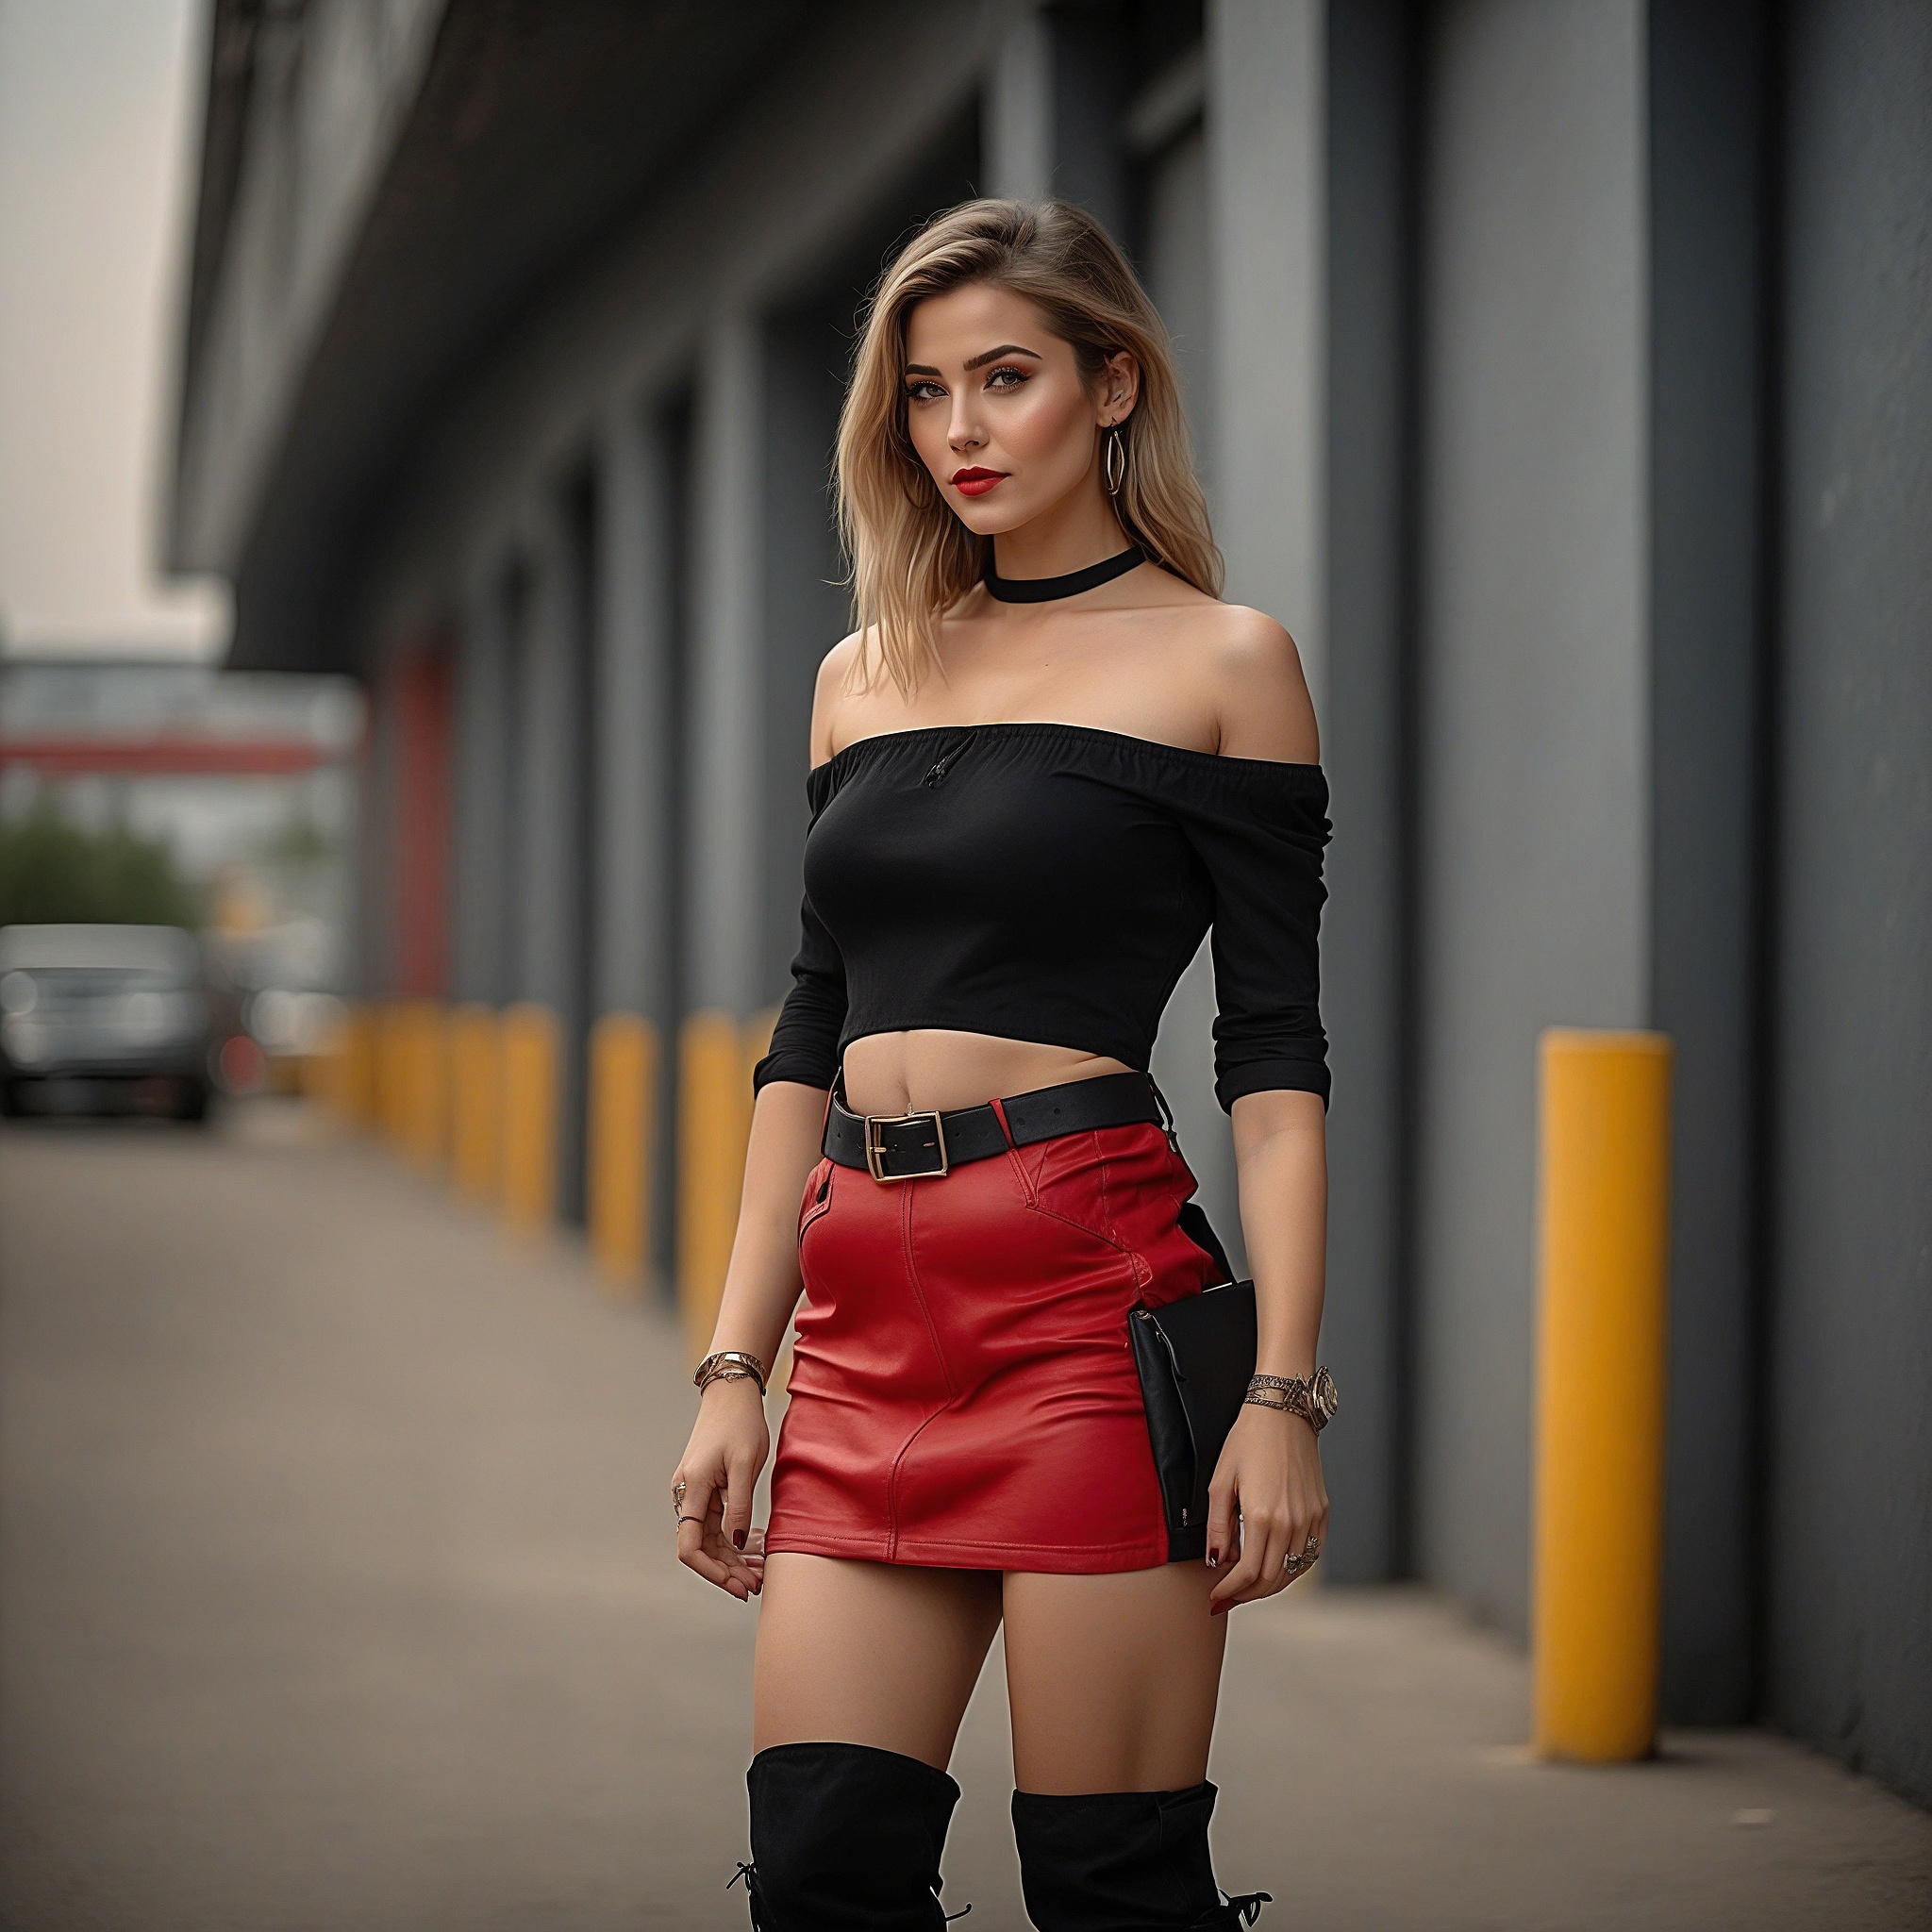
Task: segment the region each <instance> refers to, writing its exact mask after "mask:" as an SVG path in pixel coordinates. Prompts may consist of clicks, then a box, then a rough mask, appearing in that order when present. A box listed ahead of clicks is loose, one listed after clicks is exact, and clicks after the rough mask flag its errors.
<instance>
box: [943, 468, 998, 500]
mask: <svg viewBox="0 0 1932 1932" xmlns="http://www.w3.org/2000/svg"><path fill="white" fill-rule="evenodd" d="M1011 474H1012V473H1011V472H1010V471H1008V470H955V471H954V472H953V478H952V481H953V488H954V489H955V490H957V491H958V492H959V494H960V495H961V496H984V495H985V494H986V492H987V491H989V490H991V488H992V486H993V485H994V484H995V483H1004V482H1005V481H1006V480H1007V478H1008V475H1011Z"/></svg>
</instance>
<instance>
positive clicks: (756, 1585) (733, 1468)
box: [671, 1376, 772, 1603]
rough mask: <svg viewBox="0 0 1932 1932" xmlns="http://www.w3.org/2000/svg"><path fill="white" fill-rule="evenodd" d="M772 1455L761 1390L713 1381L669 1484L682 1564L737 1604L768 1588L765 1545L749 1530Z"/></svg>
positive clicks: (741, 1382) (747, 1382)
mask: <svg viewBox="0 0 1932 1932" xmlns="http://www.w3.org/2000/svg"><path fill="white" fill-rule="evenodd" d="M771 1448H772V1437H771V1431H770V1430H769V1429H768V1428H767V1427H766V1426H765V1399H764V1397H763V1396H762V1395H760V1394H759V1393H758V1384H757V1383H756V1382H754V1381H753V1380H752V1379H751V1378H750V1377H749V1376H744V1377H742V1378H734V1379H732V1380H730V1381H724V1380H719V1381H715V1382H713V1383H711V1384H710V1386H709V1387H708V1388H707V1389H706V1391H705V1392H704V1393H703V1395H701V1396H700V1397H699V1398H698V1419H697V1424H696V1426H695V1427H694V1428H693V1429H692V1430H691V1441H689V1442H687V1443H686V1444H685V1445H684V1459H683V1460H682V1461H681V1462H679V1464H678V1465H677V1471H676V1474H675V1475H674V1476H673V1477H672V1479H671V1481H672V1493H673V1499H674V1500H675V1502H676V1505H677V1515H678V1524H677V1560H678V1561H679V1562H680V1563H682V1564H683V1565H684V1566H685V1568H686V1569H688V1570H695V1571H696V1572H697V1573H698V1574H699V1575H700V1576H702V1577H703V1578H704V1579H705V1581H706V1582H707V1583H715V1584H716V1585H717V1586H718V1588H719V1589H720V1590H727V1591H730V1592H731V1594H732V1595H733V1596H735V1597H736V1598H737V1599H738V1600H739V1602H740V1603H747V1602H749V1601H750V1599H751V1598H753V1597H755V1596H756V1595H757V1594H758V1591H760V1590H761V1589H762V1588H763V1587H764V1580H765V1557H764V1548H763V1543H764V1539H763V1536H762V1534H761V1533H760V1532H759V1531H757V1530H754V1529H753V1528H752V1526H751V1498H752V1489H753V1486H754V1485H755V1484H756V1483H757V1482H758V1471H759V1470H761V1469H762V1468H763V1467H764V1466H765V1457H767V1456H768V1455H769V1454H770V1453H771ZM680 1485H681V1486H682V1488H681V1489H680V1487H679V1486H680Z"/></svg>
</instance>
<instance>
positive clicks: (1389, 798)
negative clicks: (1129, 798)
mask: <svg viewBox="0 0 1932 1932" xmlns="http://www.w3.org/2000/svg"><path fill="white" fill-rule="evenodd" d="M1413 19H1414V13H1413V9H1412V8H1410V7H1409V6H1408V5H1407V4H1406V0H1332V4H1331V5H1330V7H1329V9H1328V49H1327V59H1328V87H1329V109H1330V111H1329V115H1328V161H1327V177H1328V178H1327V195H1328V216H1327V232H1328V236H1329V248H1328V276H1327V289H1328V321H1327V340H1328V376H1327V383H1328V403H1327V419H1328V434H1327V451H1326V496H1327V518H1326V523H1327V530H1326V540H1325V545H1324V558H1325V566H1326V571H1327V578H1328V585H1327V601H1328V625H1329V631H1328V654H1327V655H1328V665H1327V670H1328V691H1327V702H1326V705H1325V707H1324V716H1323V719H1322V737H1323V762H1324V764H1325V766H1326V767H1327V772H1328V779H1329V785H1330V788H1331V792H1332V796H1333V801H1334V802H1333V807H1332V811H1333V815H1334V820H1335V839H1334V843H1333V844H1332V845H1331V846H1330V848H1329V852H1328V893H1329V896H1328V906H1327V909H1326V912H1325V914H1324V920H1323V931H1322V957H1323V975H1322V976H1323V998H1322V1010H1323V1017H1324V1020H1325V1022H1326V1024H1327V1027H1328V1039H1329V1060H1330V1064H1331V1066H1332V1068H1333V1071H1334V1076H1335V1094H1334V1100H1333V1104H1332V1105H1331V1107H1330V1108H1329V1112H1328V1199H1329V1211H1328V1304H1327V1311H1326V1314H1325V1317H1324V1322H1323V1342H1324V1353H1325V1355H1326V1357H1327V1359H1328V1361H1329V1364H1330V1365H1331V1366H1332V1367H1333V1369H1334V1371H1335V1374H1336V1376H1337V1378H1338V1380H1339V1381H1340V1383H1341V1387H1342V1388H1344V1389H1345V1390H1346V1391H1348V1415H1349V1422H1348V1427H1347V1428H1346V1429H1338V1430H1336V1431H1335V1432H1334V1434H1332V1435H1331V1436H1329V1437H1327V1438H1326V1439H1325V1441H1324V1445H1323V1463H1324V1469H1325V1470H1326V1472H1327V1479H1328V1491H1329V1495H1330V1497H1331V1499H1332V1500H1333V1502H1334V1505H1335V1515H1334V1530H1333V1535H1332V1537H1331V1539H1330V1542H1329V1553H1328V1559H1327V1560H1328V1561H1330V1562H1331V1563H1332V1564H1333V1566H1334V1569H1333V1574H1334V1575H1335V1577H1336V1578H1337V1579H1338V1580H1341V1581H1345V1582H1373V1581H1379V1580H1382V1579H1385V1578H1388V1577H1391V1576H1396V1575H1400V1574H1403V1573H1404V1571H1405V1569H1406V1568H1407V1561H1408V1551H1407V1482H1406V1472H1407V1461H1408V1457H1407V1451H1408V1446H1409V1444H1408V1439H1407V1417H1408V1412H1409V1404H1408V1400H1407V1394H1408V1391H1407V1383H1406V1369H1407V1350H1406V1348H1405V1341H1406V1335H1407V1294H1406V1281H1405V1275H1406V1267H1407V1221H1408V1175H1407V1160H1406V1158H1405V1152H1406V1124H1407V1071H1408V1051H1407V1048H1408V1039H1407V1020H1408V1010H1409V987H1408V973H1407V954H1408V934H1409V919H1408V904H1407V901H1408V897H1409V878H1408V870H1409V856H1410V840H1409V831H1410V823H1411V813H1410V810H1409V803H1410V801H1409V796H1408V793H1409V771H1410V764H1411V761H1410V759H1409V758H1408V756H1407V741H1406V739H1407V733H1406V725H1407V715H1408V687H1409V682H1410V675H1411V672H1412V668H1413V666H1412V661H1411V651H1410V640H1411V636H1412V615H1413V612H1412V608H1411V607H1412V597H1411V594H1410V591H1411V568H1410V565H1411V558H1412V556H1413V541H1412V540H1413V531H1412V528H1411V521H1412V520H1411V518H1410V515H1409V508H1410V504H1409V496H1410V479H1411V477H1412V476H1413V474H1414V463H1415V438H1414V435H1413V433H1412V415H1413V408H1414V397H1413V382H1412V379H1411V377H1412V367H1411V365H1412V361H1413V358H1412V355H1411V353H1410V337H1411V324H1410V318H1411V316H1412V314H1413V312H1414V303H1415V294H1416V291H1415V287H1414V280H1415V277H1414V274H1413V258H1414V249H1413V246H1412V237H1411V230H1412V206H1411V202H1412V176H1413V168H1412V165H1411V156H1410V145H1411V142H1412V141H1413V138H1414V137H1413V134H1412V132H1411V130H1412V127H1413V125H1414V118H1415V117H1414V111H1413V102H1412V99H1411V94H1412V92H1413V90H1412V84H1411V75H1412V63H1413V52H1412V38H1413V35H1414V33H1415V28H1414V25H1413Z"/></svg>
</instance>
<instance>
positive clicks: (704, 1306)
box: [677, 1008, 751, 1359]
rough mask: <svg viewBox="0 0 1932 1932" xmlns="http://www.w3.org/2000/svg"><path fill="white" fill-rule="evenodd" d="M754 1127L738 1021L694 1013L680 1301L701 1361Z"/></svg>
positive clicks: (687, 1078) (681, 1138)
mask: <svg viewBox="0 0 1932 1932" xmlns="http://www.w3.org/2000/svg"><path fill="white" fill-rule="evenodd" d="M750 1128H751V1082H750V1080H749V1079H748V1078H747V1077H746V1074H745V1058H744V1042H743V1040H742V1038H741V1034H740V1030H739V1025H738V1022H737V1021H736V1020H734V1019H733V1018H732V1017H731V1015H730V1014H729V1013H724V1012H720V1011H718V1010H716V1009H715V1008H714V1009H711V1010H708V1011H705V1012H699V1013H693V1014H691V1017H690V1018H689V1019H688V1020H686V1021H685V1023H684V1027H683V1030H682V1032H681V1033H680V1034H679V1036H678V1051H677V1304H678V1307H679V1308H680V1310H681V1311H682V1312H683V1316H684V1331H685V1339H686V1341H688V1342H689V1343H690V1345H691V1353H692V1357H693V1359H695V1358H696V1356H697V1354H698V1352H699V1351H700V1350H702V1349H703V1347H704V1345H705V1343H706V1341H708V1339H709V1336H710V1333H711V1326H712V1324H713V1323H714V1322H715V1321H716V1320H717V1315H718V1302H719V1298H720V1297H721V1296H722V1295H723V1293H724V1271H725V1269H726V1267H727V1266H728V1265H729V1263H730V1260H731V1241H732V1237H733V1236H734V1235H735V1234H736V1233H737V1231H738V1197H739V1193H740V1191H741V1189H742V1188H743V1185H744V1143H745V1137H746V1135H747V1134H748V1132H749V1131H750Z"/></svg>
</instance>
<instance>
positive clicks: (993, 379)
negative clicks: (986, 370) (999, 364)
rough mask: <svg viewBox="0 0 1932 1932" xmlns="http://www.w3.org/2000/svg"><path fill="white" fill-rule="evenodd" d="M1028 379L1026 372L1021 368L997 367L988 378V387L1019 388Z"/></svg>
mask: <svg viewBox="0 0 1932 1932" xmlns="http://www.w3.org/2000/svg"><path fill="white" fill-rule="evenodd" d="M1025 380H1026V375H1025V372H1024V370H1020V369H995V370H994V371H993V372H992V374H991V375H989V376H988V377H987V378H986V386H987V388H988V389H1018V388H1019V387H1020V385H1021V384H1022V383H1023V382H1024V381H1025Z"/></svg>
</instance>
